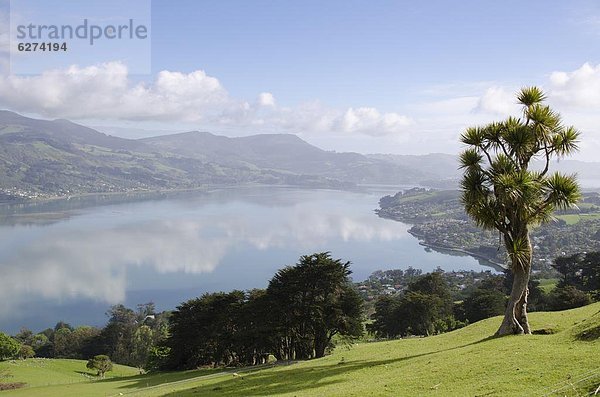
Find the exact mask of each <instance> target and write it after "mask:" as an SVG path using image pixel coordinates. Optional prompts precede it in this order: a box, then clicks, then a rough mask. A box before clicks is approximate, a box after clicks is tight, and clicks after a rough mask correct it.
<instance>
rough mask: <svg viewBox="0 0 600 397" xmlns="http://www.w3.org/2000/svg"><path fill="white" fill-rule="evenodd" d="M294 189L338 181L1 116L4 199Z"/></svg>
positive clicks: (0, 191) (0, 188)
mask: <svg viewBox="0 0 600 397" xmlns="http://www.w3.org/2000/svg"><path fill="white" fill-rule="evenodd" d="M240 183H271V184H283V183H285V184H296V185H310V186H329V187H339V186H342V185H343V184H342V183H341V182H339V181H334V180H329V179H327V178H324V177H315V176H310V175H296V174H292V173H281V172H276V171H272V170H262V169H259V168H258V167H256V166H252V165H250V164H248V165H243V164H238V165H236V166H228V165H227V164H225V163H224V162H219V163H217V162H211V161H209V160H207V159H201V158H195V157H191V156H185V155H182V154H179V153H175V152H168V151H163V150H161V149H159V148H156V147H153V146H151V145H148V144H146V143H144V142H142V141H139V140H132V139H123V138H118V137H113V136H109V135H105V134H102V133H100V132H98V131H96V130H93V129H91V128H88V127H84V126H81V125H78V124H75V123H72V122H70V121H67V120H53V121H48V120H37V119H31V118H27V117H23V116H20V115H18V114H16V113H12V112H7V111H2V112H0V198H3V199H5V200H6V199H7V198H8V197H14V196H18V197H26V198H31V197H50V196H66V195H72V194H81V193H93V192H124V191H134V190H136V191H137V190H158V189H180V188H194V187H198V186H202V185H207V184H213V185H215V184H225V185H233V184H240Z"/></svg>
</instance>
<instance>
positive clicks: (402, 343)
mask: <svg viewBox="0 0 600 397" xmlns="http://www.w3.org/2000/svg"><path fill="white" fill-rule="evenodd" d="M531 323H532V326H533V329H534V330H539V329H545V330H552V332H555V333H554V334H551V335H531V336H526V337H522V336H510V337H505V338H500V339H494V338H488V336H489V335H491V334H493V333H494V331H495V330H496V328H497V327H498V325H499V318H493V319H488V320H484V321H481V322H478V323H476V324H473V325H471V326H469V327H466V328H463V329H461V330H458V331H455V332H451V333H447V334H444V335H439V336H435V337H430V338H414V339H406V340H398V341H389V342H378V343H361V344H358V345H356V346H354V347H353V348H351V349H345V348H338V349H337V350H336V351H335V353H334V354H332V355H331V356H328V357H326V358H323V359H319V360H312V361H307V362H300V363H296V364H291V365H287V366H278V367H275V368H270V369H263V370H258V371H253V372H250V373H246V374H241V375H242V376H241V377H237V376H236V377H234V376H232V375H231V374H226V375H223V376H217V377H214V378H210V379H196V380H194V379H191V380H189V381H186V382H182V383H178V384H164V385H162V386H159V387H155V388H149V389H144V387H145V386H147V385H152V384H160V383H162V382H165V381H166V382H169V381H174V380H178V379H186V378H190V377H194V376H199V375H203V374H206V373H207V372H199V371H189V372H184V373H176V374H159V375H153V376H136V377H130V378H122V379H120V380H106V381H101V382H84V383H80V384H77V385H62V386H60V385H58V386H49V387H44V388H30V389H24V390H20V391H11V392H3V394H6V395H7V396H13V395H15V396H16V395H23V396H24V395H28V396H29V395H31V396H35V395H44V396H70V395H73V396H74V395H86V396H87V395H89V396H94V395H98V396H104V395H118V394H119V393H124V394H125V395H134V396H159V395H170V396H197V395H201V396H269V395H285V396H378V395H390V396H415V395H431V396H463V395H471V396H473V395H477V396H483V395H486V396H492V395H496V396H511V395H545V394H547V393H548V392H550V391H552V390H554V389H558V388H560V387H562V386H566V387H565V388H564V389H563V390H561V394H560V395H576V394H575V391H574V389H573V388H572V387H571V386H569V382H576V381H577V380H579V379H581V378H583V377H584V375H585V374H586V373H589V372H590V371H595V373H596V375H595V377H594V378H593V379H592V383H595V384H596V385H597V384H600V360H599V359H598V357H599V353H600V339H599V338H598V337H599V336H600V303H597V304H594V305H590V306H587V307H584V308H580V309H575V310H570V311H564V312H555V313H533V314H531ZM584 332H585V333H586V335H588V337H587V338H586V337H585V336H584V337H582V333H584ZM589 335H592V337H589ZM585 339H588V340H585ZM208 373H210V372H208ZM161 378H162V379H161ZM14 380H15V381H18V380H20V379H18V377H15V379H14ZM579 386H583V387H584V388H587V389H586V390H589V388H590V387H591V383H583V384H576V387H579ZM34 391H39V393H34ZM77 393H79V394H77Z"/></svg>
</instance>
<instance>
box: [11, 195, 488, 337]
mask: <svg viewBox="0 0 600 397" xmlns="http://www.w3.org/2000/svg"><path fill="white" fill-rule="evenodd" d="M393 192H394V190H392V189H385V188H369V189H367V190H365V191H362V192H342V191H328V190H299V189H291V188H239V189H222V190H218V191H214V192H210V193H185V194H178V195H172V196H164V195H163V196H160V197H154V198H148V197H146V198H145V199H144V200H139V199H135V200H134V199H132V198H129V199H127V198H125V199H124V198H110V199H105V200H101V199H98V198H88V199H79V200H64V201H55V202H51V203H44V204H41V205H40V204H38V205H33V206H12V207H8V206H3V207H0V329H2V330H4V331H8V332H15V331H16V330H18V329H19V328H20V327H21V326H27V327H29V328H32V329H34V330H40V329H42V328H45V327H48V326H53V325H54V324H55V323H56V322H57V321H58V320H64V321H67V322H70V323H72V324H74V325H78V324H84V323H85V324H93V325H100V324H103V323H104V322H105V320H106V317H105V315H104V312H105V311H106V309H107V308H108V307H109V306H110V305H111V304H114V303H120V302H124V303H125V304H127V305H130V306H131V307H133V306H134V305H135V304H137V303H143V302H148V301H154V302H155V303H156V304H157V307H158V308H159V309H168V308H173V307H175V306H176V305H177V304H178V303H180V302H182V301H184V300H187V299H189V298H192V297H195V296H198V295H200V294H202V293H203V292H207V291H218V290H231V289H234V288H238V289H248V288H254V287H262V288H264V287H266V285H267V282H268V279H269V278H270V277H271V276H272V275H273V273H274V272H275V271H276V270H277V269H278V268H281V267H282V266H284V265H287V264H293V263H295V262H296V260H297V259H298V257H299V256H300V255H302V254H310V253H313V252H317V251H331V252H332V254H333V256H334V257H338V258H343V259H345V260H350V261H352V270H353V272H354V274H353V278H354V279H355V280H363V279H365V278H366V277H368V276H369V274H371V272H373V271H375V270H378V269H392V268H407V267H408V266H413V267H416V268H421V269H423V270H424V271H430V270H433V269H435V268H436V267H438V266H440V267H442V268H443V269H446V270H452V269H466V270H470V269H474V270H482V269H488V268H483V267H482V266H480V265H479V263H478V262H477V261H476V260H475V259H473V258H471V257H467V256H450V255H445V254H441V253H437V252H426V251H425V249H424V248H423V247H422V246H420V245H419V244H418V241H417V240H416V239H415V238H414V237H412V236H411V235H410V234H408V233H407V229H408V228H409V226H408V225H405V224H402V223H399V222H394V221H389V220H385V219H380V218H378V217H377V216H376V215H375V214H374V213H373V210H374V209H375V208H377V203H378V200H379V198H380V197H381V196H382V195H384V194H389V193H393Z"/></svg>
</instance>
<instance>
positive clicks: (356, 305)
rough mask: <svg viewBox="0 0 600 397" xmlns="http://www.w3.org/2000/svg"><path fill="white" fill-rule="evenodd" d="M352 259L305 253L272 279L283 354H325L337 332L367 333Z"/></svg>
mask: <svg viewBox="0 0 600 397" xmlns="http://www.w3.org/2000/svg"><path fill="white" fill-rule="evenodd" d="M350 274H351V271H350V262H342V261H341V260H340V259H333V258H332V257H331V255H330V253H329V252H321V253H315V254H312V255H304V256H302V257H300V260H299V261H298V263H297V264H296V265H295V266H288V267H286V268H284V269H282V270H279V271H278V272H277V273H276V274H275V276H274V277H273V278H272V279H271V281H270V282H269V287H268V288H267V294H268V295H269V297H270V300H271V302H272V304H273V318H274V319H276V321H277V322H278V324H279V326H278V330H277V332H278V335H279V336H280V340H281V344H282V346H281V349H279V350H280V353H279V354H280V358H288V359H307V358H313V357H323V356H324V355H325V352H326V349H327V348H328V347H329V346H330V345H331V344H332V341H333V337H334V336H335V335H340V336H344V337H350V338H352V337H358V336H360V335H361V334H362V332H363V327H362V308H361V299H360V296H359V295H358V293H357V292H356V291H355V290H354V289H353V288H352V287H351V285H350V278H349V276H350Z"/></svg>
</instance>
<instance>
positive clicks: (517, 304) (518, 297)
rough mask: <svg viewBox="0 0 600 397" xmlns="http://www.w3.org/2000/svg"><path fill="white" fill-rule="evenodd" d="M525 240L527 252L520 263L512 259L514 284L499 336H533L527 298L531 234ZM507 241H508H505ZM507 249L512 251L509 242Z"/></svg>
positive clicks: (527, 234) (530, 260)
mask: <svg viewBox="0 0 600 397" xmlns="http://www.w3.org/2000/svg"><path fill="white" fill-rule="evenodd" d="M524 238H525V239H526V241H527V244H526V250H527V251H526V252H524V255H523V256H521V258H524V260H521V261H519V260H518V259H517V257H516V255H513V256H512V258H511V271H512V273H513V284H512V290H511V293H510V298H509V299H508V305H507V306H506V312H505V313H504V320H503V321H502V324H501V325H500V328H499V329H498V331H497V332H496V335H497V336H503V335H518V334H531V328H530V327H529V319H528V318H527V297H528V295H529V288H528V287H527V286H528V284H529V276H530V274H531V262H532V247H531V241H530V240H529V233H525V236H524ZM505 241H508V240H506V239H505ZM507 249H508V250H509V252H510V250H511V246H510V242H509V241H508V242H507Z"/></svg>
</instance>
